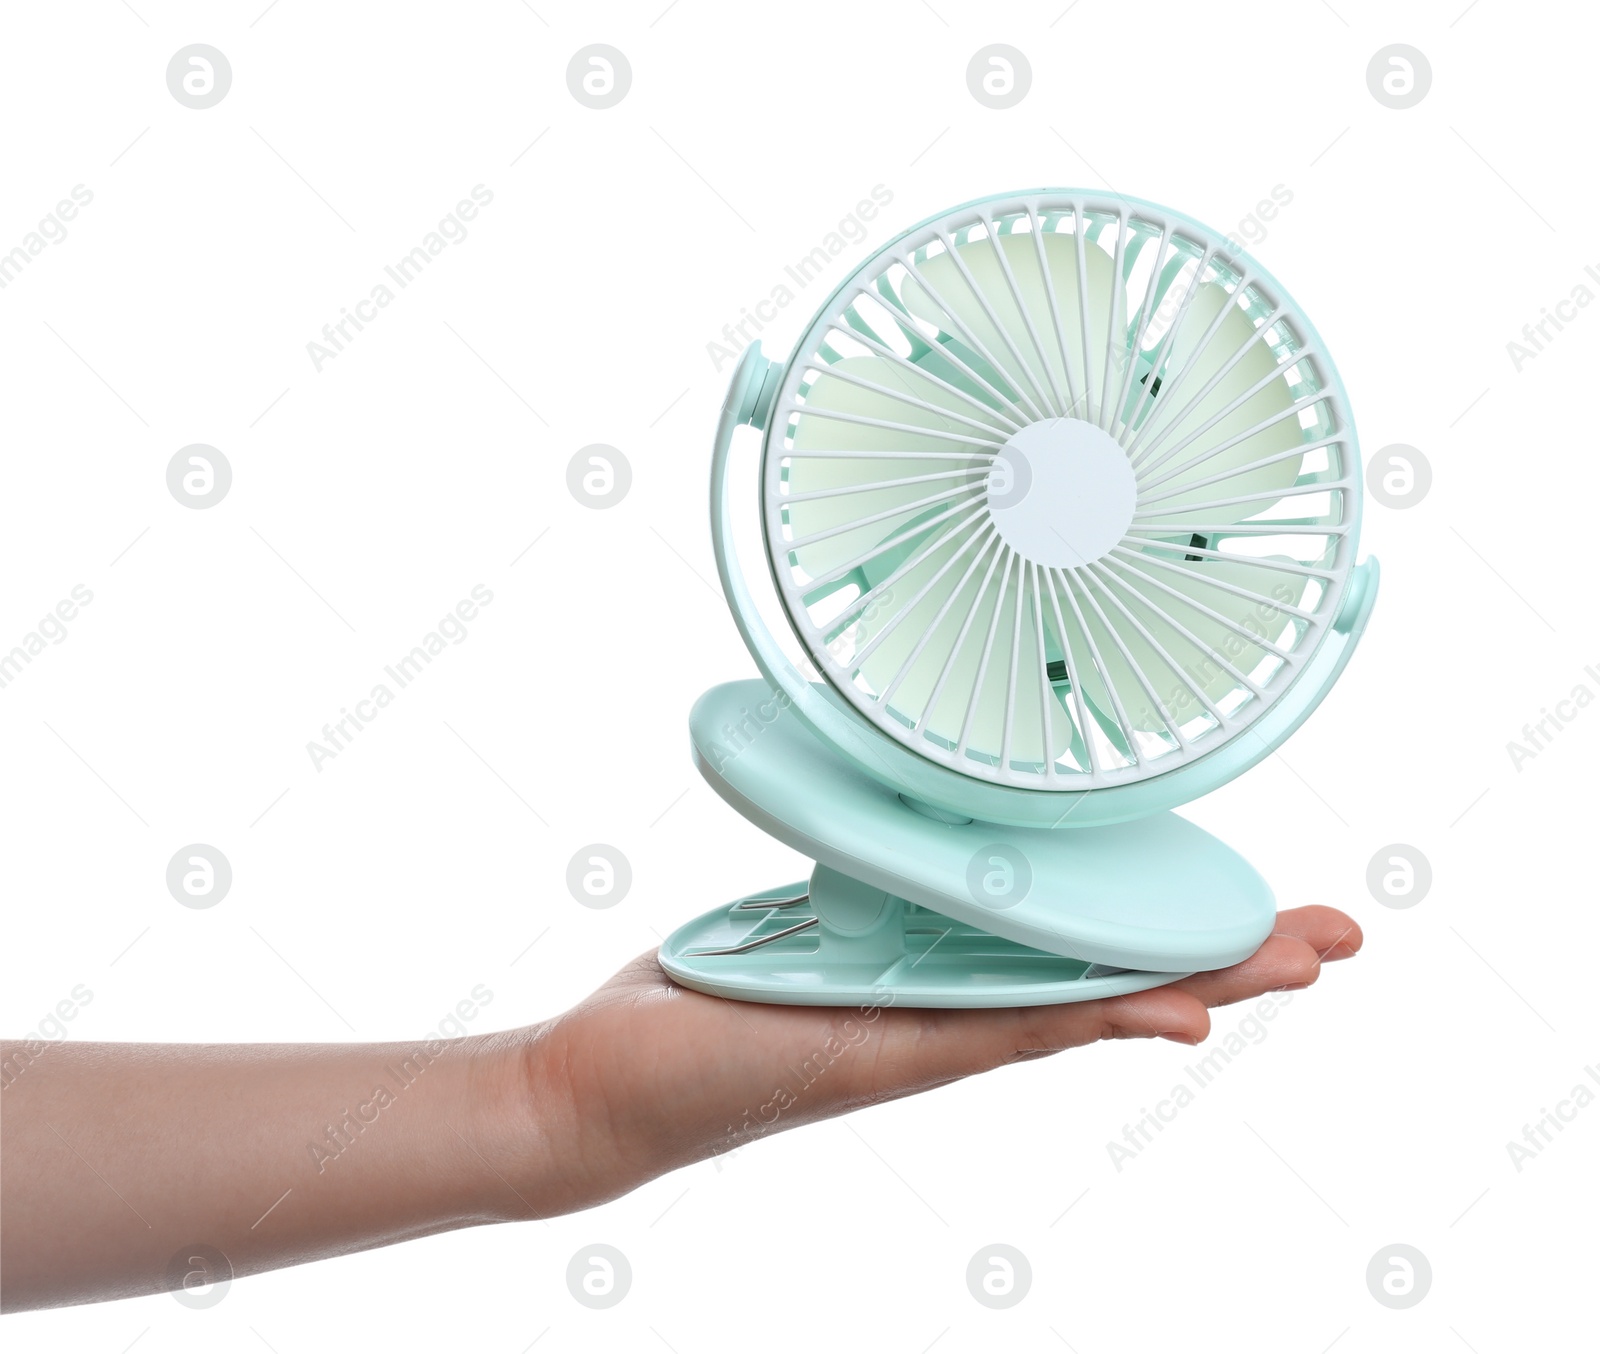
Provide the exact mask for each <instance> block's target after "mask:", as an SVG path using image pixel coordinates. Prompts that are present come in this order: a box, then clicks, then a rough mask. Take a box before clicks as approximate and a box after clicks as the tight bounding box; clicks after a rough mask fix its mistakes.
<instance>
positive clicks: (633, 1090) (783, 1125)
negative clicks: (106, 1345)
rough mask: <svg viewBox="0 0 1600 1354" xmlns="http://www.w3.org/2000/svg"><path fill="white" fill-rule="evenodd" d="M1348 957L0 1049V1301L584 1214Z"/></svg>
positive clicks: (1299, 938) (619, 983)
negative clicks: (458, 1022)
mask: <svg viewBox="0 0 1600 1354" xmlns="http://www.w3.org/2000/svg"><path fill="white" fill-rule="evenodd" d="M1360 945H1361V932H1360V931H1359V929H1357V927H1356V925H1355V923H1354V922H1352V921H1351V920H1350V919H1349V918H1348V917H1346V916H1345V915H1344V914H1343V913H1341V912H1335V911H1333V910H1332V909H1331V908H1325V907H1308V908H1299V909H1297V910H1295V911H1293V912H1286V913H1283V914H1282V915H1281V916H1280V917H1279V918H1278V929H1277V931H1276V932H1275V933H1274V934H1273V935H1272V936H1271V937H1270V938H1269V939H1268V940H1267V942H1266V943H1265V944H1264V945H1262V947H1261V948H1260V949H1259V950H1258V951H1256V953H1255V954H1253V955H1252V956H1251V957H1250V958H1249V959H1247V960H1245V961H1244V962H1243V963H1241V964H1236V965H1235V966H1234V967H1232V968H1229V969H1223V970H1220V971H1218V972H1215V973H1201V974H1196V975H1195V976H1194V977H1192V978H1185V979H1183V980H1182V981H1180V982H1176V983H1172V984H1170V985H1168V986H1166V987H1159V988H1153V989H1151V990H1150V991H1147V992H1137V993H1132V994H1130V995H1127V996H1120V997H1110V998H1106V999H1102V1000H1097V1001H1085V1002H1079V1003H1076V1004H1070V1005H1064V1006H1034V1007H1026V1008H1022V1009H996V1010H963V1011H931V1010H911V1009H904V1008H897V1007H895V1006H893V1005H892V1004H890V1003H887V1002H886V1003H885V1004H883V1005H872V1006H865V1007H847V1008H828V1007H808V1006H761V1005H753V1004H750V1003H748V1002H736V1001H728V1000H726V999H724V998H721V997H709V996H705V995H703V994H701V993H698V992H691V991H688V990H687V989H685V988H682V987H679V986H677V985H676V984H675V983H673V982H672V981H671V980H670V979H668V978H667V977H666V975H665V974H664V973H663V972H662V971H661V968H660V966H659V965H658V964H657V963H656V957H655V955H654V954H653V953H651V954H646V955H641V956H640V957H639V958H638V959H636V960H634V961H633V962H632V963H631V964H629V965H628V966H627V967H626V968H624V969H623V970H622V971H621V972H620V973H618V974H617V975H616V976H615V977H614V978H612V979H611V980H610V981H609V982H607V983H605V984H604V985H603V986H601V987H600V988H599V990H598V991H596V992H595V993H594V994H593V995H592V996H590V997H588V998H586V999H585V1000H584V1001H582V1002H580V1003H579V1004H578V1005H577V1006H575V1007H574V1008H573V1009H572V1010H570V1011H568V1012H566V1013H565V1014H563V1015H559V1016H556V1017H554V1018H553V1019H551V1020H547V1021H544V1022H542V1023H540V1024H538V1025H533V1026H529V1027H526V1028H524V1029H518V1030H508V1031H504V1032H501V1033H496V1034H486V1035H473V1036H468V1037H466V1038H461V1039H452V1040H445V1039H442V1038H435V1037H432V1036H430V1037H427V1038H425V1039H423V1040H419V1041H411V1042H408V1043H391V1044H300V1045H294V1044H286V1045H273V1044H234V1045H224V1044H212V1045H205V1044H96V1043H87V1042H78V1041H73V1042H70V1043H65V1044H62V1045H59V1046H57V1045H52V1046H51V1047H50V1048H49V1049H48V1050H43V1049H34V1048H33V1047H32V1046H31V1045H29V1044H28V1043H19V1044H14V1045H10V1046H5V1047H0V1055H3V1060H4V1061H5V1063H6V1066H7V1068H8V1069H12V1070H11V1071H8V1074H7V1075H8V1077H9V1081H8V1084H7V1089H6V1092H5V1094H6V1106H5V1109H6V1133H5V1139H4V1143H3V1151H4V1169H3V1170H0V1189H3V1193H4V1211H5V1215H6V1222H7V1226H6V1228H5V1231H4V1233H3V1234H0V1242H3V1249H4V1254H3V1265H0V1272H3V1275H4V1281H5V1282H4V1290H3V1293H0V1305H3V1306H4V1307H5V1308H6V1309H8V1310H9V1309H12V1308H21V1307H39V1306H54V1305H60V1304H63V1303H70V1302H90V1301H98V1300H101V1299H104V1298H110V1297H131V1296H135V1295H137V1294H140V1293H150V1292H157V1291H160V1290H161V1289H164V1288H171V1287H173V1286H174V1285H175V1284H177V1283H179V1282H183V1281H185V1274H186V1268H185V1266H186V1265H187V1264H188V1263H189V1262H188V1259H187V1257H190V1256H193V1255H194V1254H195V1253H196V1252H195V1249H194V1248H195V1247H196V1245H197V1244H199V1243H204V1249H205V1251H206V1253H207V1254H213V1255H217V1256H221V1257H222V1259H223V1260H224V1261H225V1263H226V1265H227V1267H228V1269H229V1272H231V1273H232V1274H233V1275H236V1276H240V1275H245V1274H250V1273H255V1272H258V1271H260V1270H265V1269H272V1268H276V1267H278V1266H281V1265H288V1264H298V1263H302V1262H304V1261H307V1260H315V1259H323V1258H327V1257H330V1256H334V1255H341V1254H347V1253H349V1252H351V1251H355V1250H361V1249H364V1248H366V1247H370V1246H382V1245H388V1244H391V1243H393V1242H396V1241H404V1240H408V1239H410V1238H413V1237H419V1236H426V1235H428V1234H430V1233H433V1232H440V1231H446V1230H449V1229H451V1228H457V1227H470V1226H476V1225H480V1224H483V1223H494V1222H512V1221H517V1220H520V1219H524V1218H530V1217H550V1216H554V1215H556V1214H560V1213H568V1212H573V1211H575V1210H578V1209H583V1208H591V1207H593V1206H594V1205H596V1204H599V1203H603V1202H605V1201H606V1200H607V1199H612V1198H615V1197H617V1196H618V1195H620V1194H625V1193H627V1192H628V1191H629V1190H631V1189H634V1188H635V1187H637V1186H638V1185H641V1184H643V1183H644V1182H645V1181H646V1180H649V1179H652V1178H653V1177H655V1176H657V1175H660V1174H662V1173H663V1172H666V1171H670V1170H673V1169H675V1168H676V1167H679V1166H684V1165H687V1164H689V1163H690V1162H693V1161H697V1160H701V1159H703V1158H705V1157H707V1156H710V1155H712V1154H714V1153H717V1152H724V1151H728V1150H731V1149H732V1148H734V1147H738V1146H741V1145H743V1144H745V1143H747V1142H751V1141H753V1140H756V1139H759V1138H761V1137H764V1136H766V1135H767V1134H770V1133H773V1132H779V1131H782V1130H783V1129H787V1128H795V1127H798V1126H799V1125H801V1124H807V1123H812V1122H814V1121H816V1120H819V1119H825V1118H828V1117H830V1116H832V1115H836V1114H842V1113H846V1112H847V1111H849V1110H852V1109H858V1108H861V1107H862V1106H865V1105H872V1104H877V1103H879V1102H881V1101H885V1100H892V1099H896V1098H898V1097H900V1096H905V1095H912V1094H914V1093H916V1092H918V1091H926V1090H930V1089H932V1088H933V1087H935V1086H942V1085H945V1084H946V1083H948V1082H951V1081H956V1080H959V1079H960V1078H962V1077H967V1076H972V1075H973V1074H975V1073H978V1072H986V1071H989V1070H991V1069H993V1068H996V1067H1000V1066H1003V1065H1005V1064H1007V1063H1012V1062H1017V1061H1020V1060H1021V1059H1024V1058H1034V1057H1040V1056H1043V1055H1045V1054H1048V1053H1056V1052H1059V1051H1061V1050H1062V1049H1068V1048H1076V1047H1079V1046H1080V1045H1083V1044H1089V1043H1093V1042H1095V1041H1096V1040H1099V1039H1118V1038H1131V1039H1136V1038H1149V1037H1161V1038H1166V1039H1176V1040H1179V1041H1181V1042H1184V1043H1191V1044H1192V1043H1198V1042H1199V1041H1200V1040H1201V1039H1202V1038H1204V1037H1205V1034H1206V1032H1207V1031H1208V1029H1209V1028H1210V1017H1209V1015H1208V1013H1207V1012H1208V1008H1210V1007H1213V1006H1221V1005H1224V1004H1226V1003H1229V1002H1236V1001H1246V1000H1249V999H1250V998H1252V997H1256V996H1259V995H1261V994H1262V993H1264V992H1268V991H1272V990H1274V989H1282V988H1286V987H1303V986H1306V985H1308V984H1309V983H1312V982H1314V981H1315V980H1316V978H1317V975H1318V972H1319V970H1320V967H1321V963H1322V961H1323V960H1328V959H1343V958H1345V957H1347V956H1348V955H1351V954H1354V953H1355V951H1356V950H1357V949H1359V948H1360ZM399 1068H408V1069H414V1070H413V1071H407V1072H406V1073H405V1074H404V1076H403V1077H402V1076H401V1073H399V1072H397V1070H396V1069H399ZM275 1200H276V1202H274V1201H275ZM263 1210H264V1211H263Z"/></svg>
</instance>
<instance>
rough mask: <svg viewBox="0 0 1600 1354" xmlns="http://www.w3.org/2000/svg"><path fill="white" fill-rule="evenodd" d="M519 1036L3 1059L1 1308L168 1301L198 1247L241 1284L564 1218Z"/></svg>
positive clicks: (60, 1050)
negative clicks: (158, 1295) (529, 1096)
mask: <svg viewBox="0 0 1600 1354" xmlns="http://www.w3.org/2000/svg"><path fill="white" fill-rule="evenodd" d="M527 1037H528V1035H527V1033H526V1032H517V1033H513V1034H501V1035H487V1036H482V1037H478V1038H470V1039H460V1040H453V1041H449V1042H445V1043H442V1044H441V1043H439V1042H434V1043H431V1044H430V1043H428V1042H422V1043H406V1044H344V1045H272V1044H257V1045H237V1046H207V1045H163V1044H64V1045H60V1046H52V1047H49V1048H47V1049H46V1050H44V1052H43V1053H42V1054H40V1055H38V1056H36V1057H35V1058H34V1059H33V1060H32V1061H27V1060H25V1059H23V1060H19V1059H17V1058H16V1056H15V1055H16V1054H17V1052H18V1049H17V1048H16V1046H13V1045H7V1046H6V1047H5V1050H4V1051H5V1058H6V1069H7V1076H8V1081H7V1085H6V1087H5V1090H4V1092H3V1100H0V1115H3V1152H4V1163H3V1179H0V1205H3V1210H4V1212H3V1224H4V1225H3V1255H0V1266H3V1274H4V1306H5V1308H6V1309H7V1310H15V1309H20V1308H24V1307H43V1306H57V1305H62V1304H67V1303H73V1302H88V1301H95V1300H98V1299H104V1298H111V1297H130V1296H135V1295H138V1294H142V1293H150V1292H156V1291H160V1290H162V1289H165V1288H171V1287H175V1286H177V1285H178V1284H179V1283H181V1282H182V1277H183V1274H184V1273H185V1272H186V1271H188V1270H195V1269H200V1268H202V1266H201V1265H198V1264H196V1265H189V1264H187V1263H186V1257H187V1256H188V1254H189V1253H190V1252H193V1253H195V1254H197V1255H198V1254H209V1251H205V1252H202V1250H201V1248H214V1249H215V1250H216V1251H220V1252H221V1254H222V1255H223V1256H225V1257H226V1258H227V1262H228V1264H229V1265H230V1266H231V1269H232V1272H233V1273H234V1274H236V1275H237V1274H248V1273H253V1272H257V1271H260V1270H265V1269H272V1268H276V1267H278V1266H282V1265H291V1264H298V1263H300V1262H301V1261H305V1260H313V1259H317V1258H319V1257H323V1256H329V1255H337V1254H341V1253H345V1252H349V1251H356V1250H362V1249H365V1248H368V1247H373V1246H383V1245H388V1244H390V1243H392V1242H396V1241H403V1240H406V1239H408V1238H411V1237H417V1236H424V1235H427V1234H429V1233H432V1232H440V1231H447V1230H450V1229H452V1228H457V1227H469V1226H474V1225H476V1224H479V1223H486V1222H497V1221H505V1220H509V1219H513V1218H526V1217H532V1216H538V1215H540V1214H542V1213H545V1212H547V1211H548V1212H556V1211H559V1208H558V1207H551V1208H547V1207H546V1206H545V1204H544V1203H542V1202H541V1200H540V1198H539V1197H538V1196H539V1195H540V1193H541V1190H540V1179H541V1171H542V1169H543V1158H544V1153H543V1151H542V1147H543V1144H542V1142H541V1139H540V1135H539V1133H538V1129H537V1115H536V1114H535V1113H531V1112H530V1106H529V1105H528V1104H527V1102H526V1098H525V1096H523V1095H522V1094H521V1093H522V1091H523V1089H524V1083H523V1081H522V1079H521V1078H520V1077H519V1076H518V1075H517V1068H518V1067H519V1065H520V1062H521V1058H522V1045H523V1044H524V1043H525V1041H526V1039H527ZM430 1050H431V1051H430ZM17 1068H20V1069H21V1070H20V1072H19V1073H17V1074H16V1075H15V1079H14V1080H13V1079H11V1077H12V1075H13V1072H14V1070H15V1069H17Z"/></svg>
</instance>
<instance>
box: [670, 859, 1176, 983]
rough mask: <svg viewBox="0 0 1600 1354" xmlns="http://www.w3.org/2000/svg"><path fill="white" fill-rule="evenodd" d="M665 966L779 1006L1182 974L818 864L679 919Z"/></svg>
mask: <svg viewBox="0 0 1600 1354" xmlns="http://www.w3.org/2000/svg"><path fill="white" fill-rule="evenodd" d="M660 961H661V967H662V968H663V969H664V970H666V972H667V973H668V974H669V975H670V976H671V977H672V978H673V979H675V980H676V981H677V982H679V983H681V984H683V986H685V987H690V988H693V989H694V990H695V991H697V992H708V993H710V994H712V995H713V996H718V997H729V998H732V999H734V1000H739V1001H759V1002H767V1003H773V1004H777V1005H783V1006H857V1005H859V1006H861V1007H862V1008H863V1009H866V1008H871V1007H882V1006H905V1007H983V1006H1048V1005H1055V1004H1057V1003H1061V1002H1072V1001H1087V1000H1089V999H1090V998H1093V997H1113V996H1117V995H1118V994H1120V993H1124V992H1141V991H1143V990H1145V989H1146V988H1151V987H1159V986H1161V985H1162V984H1163V983H1169V982H1173V981H1174V980H1176V979H1178V978H1182V977H1185V976H1186V975H1185V974H1182V973H1149V972H1144V971H1140V970H1130V969H1118V968H1114V967H1111V966H1109V965H1104V964H1095V963H1090V962H1088V961H1086V960H1081V959H1071V958H1067V957H1066V956H1064V955H1059V954H1050V953H1047V952H1046V951H1044V950H1037V949H1034V948H1032V947H1031V946H1027V945H1020V944H1018V943H1017V942H1015V941H1011V940H1006V939H1004V938H1003V937H1001V936H997V935H994V934H993V933H992V932H989V931H984V930H981V929H979V928H978V927H976V926H972V925H970V924H968V923H965V922H959V921H955V920H953V919H951V918H949V917H946V916H943V915H942V914H940V913H938V912H934V911H932V910H930V909H928V908H925V907H919V906H918V905H917V904H915V903H908V902H907V901H906V900H905V899H903V898H896V897H894V896H893V895H891V894H888V893H884V892H882V891H881V890H877V889H873V888H871V887H870V886H868V885H863V884H860V883H859V882H858V881H855V880H851V879H849V878H848V877H846V876H844V875H840V874H838V873H837V872H835V871H832V870H829V869H828V868H827V867H826V866H823V865H819V866H817V867H816V869H815V870H814V871H813V872H812V876H811V879H810V881H809V882H808V881H804V880H802V881H801V882H799V883H796V884H792V885H790V886H788V887H787V888H781V889H769V890H767V891H765V892H763V893H757V894H752V895H751V896H749V897H747V898H741V899H740V900H739V901H738V902H735V903H733V904H732V905H731V906H729V907H723V908H717V909H716V910H714V911H711V912H707V913H706V914H705V915H704V916H701V917H697V918H696V919H695V920H694V921H692V922H689V923H688V924H687V925H685V926H680V927H679V928H678V929H677V930H676V931H674V932H673V933H672V935H670V936H669V937H668V938H667V941H666V944H664V945H663V946H662V947H661V954H660Z"/></svg>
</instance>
